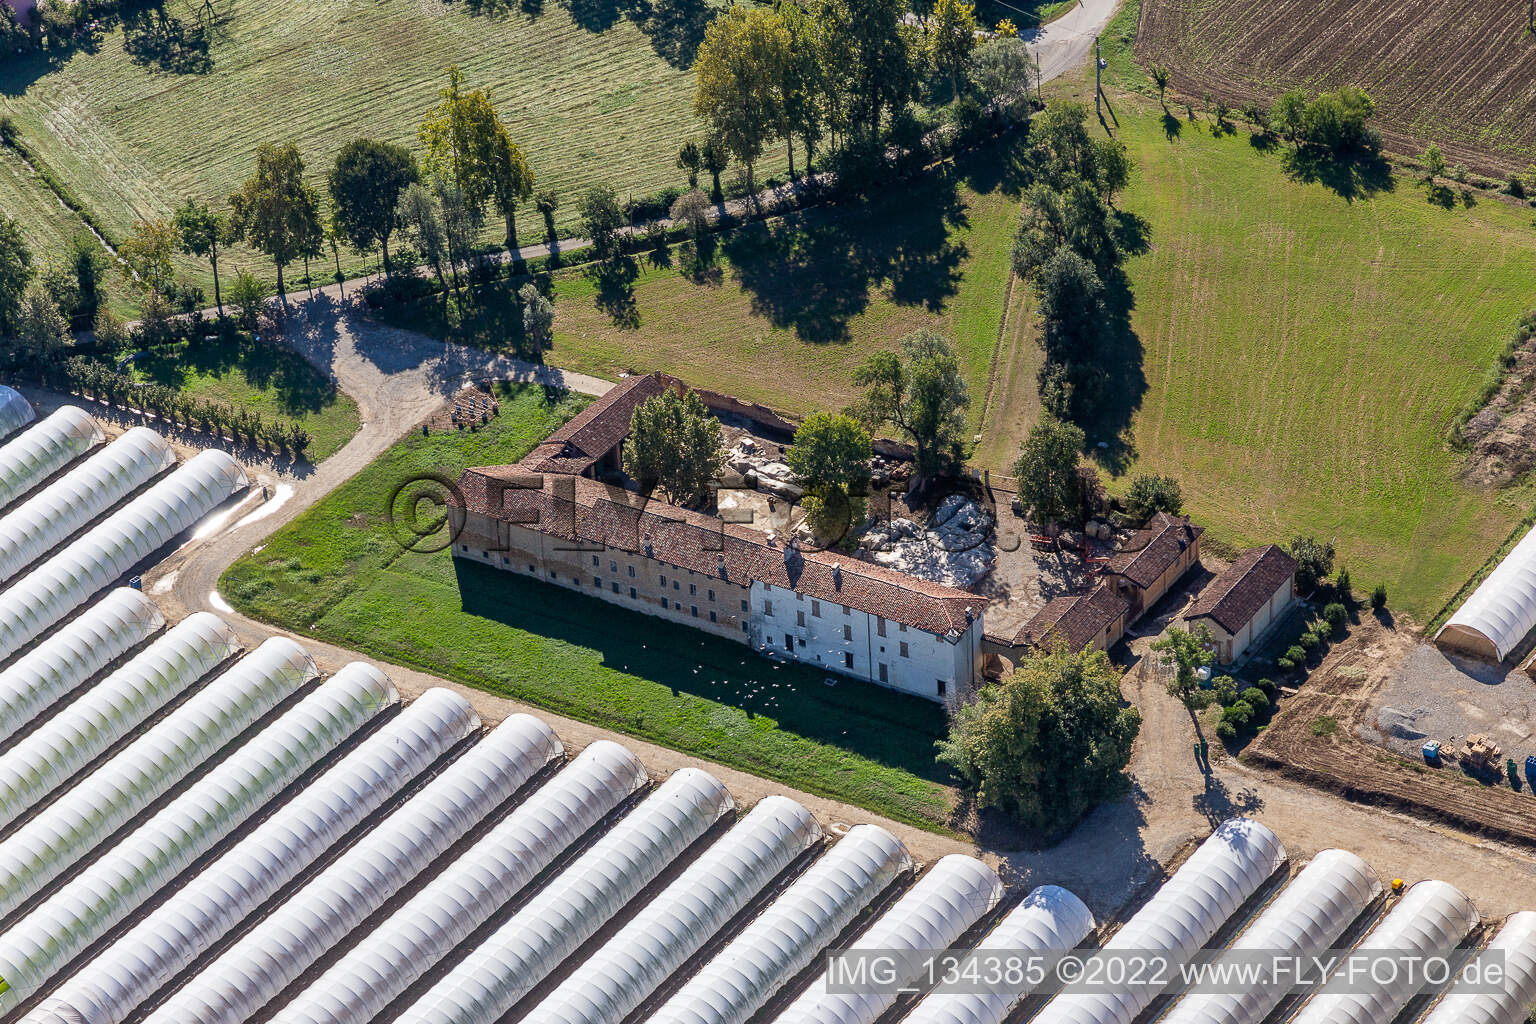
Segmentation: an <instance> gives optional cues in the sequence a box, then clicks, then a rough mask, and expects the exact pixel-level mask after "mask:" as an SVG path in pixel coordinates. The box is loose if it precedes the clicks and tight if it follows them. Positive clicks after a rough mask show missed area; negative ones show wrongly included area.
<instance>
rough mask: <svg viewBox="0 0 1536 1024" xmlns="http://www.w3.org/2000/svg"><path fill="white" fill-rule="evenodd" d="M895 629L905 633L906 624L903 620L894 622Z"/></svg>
mask: <svg viewBox="0 0 1536 1024" xmlns="http://www.w3.org/2000/svg"><path fill="white" fill-rule="evenodd" d="M896 629H897V630H898V631H899V632H902V633H905V632H906V631H907V624H906V623H905V622H898V623H896Z"/></svg>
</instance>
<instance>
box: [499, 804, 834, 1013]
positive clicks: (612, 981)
mask: <svg viewBox="0 0 1536 1024" xmlns="http://www.w3.org/2000/svg"><path fill="white" fill-rule="evenodd" d="M820 840H821V826H820V825H818V824H816V819H815V818H813V817H812V816H811V812H810V811H807V810H806V809H805V808H804V807H802V806H800V805H799V804H797V803H795V801H793V800H790V799H789V798H787V797H782V796H769V797H764V798H763V799H762V800H760V801H758V804H757V806H756V807H754V808H752V810H751V812H750V813H749V814H747V816H746V817H744V818H742V819H741V821H739V822H737V823H736V825H735V826H734V827H733V828H732V829H731V830H730V832H728V833H726V834H725V836H724V837H722V838H721V839H720V840H718V841H717V842H715V843H714V844H713V845H712V846H710V848H709V849H707V850H705V851H704V853H702V854H701V855H700V856H699V858H698V860H696V861H694V862H693V863H692V864H690V865H688V868H687V869H686V870H685V871H684V872H683V873H682V874H681V875H679V876H678V878H677V880H676V881H674V882H673V883H672V884H671V885H669V886H667V888H666V889H665V890H664V891H662V893H661V894H660V895H658V896H657V897H656V898H655V899H653V900H651V901H650V902H649V903H647V904H646V905H645V906H644V907H643V908H642V909H641V910H640V912H639V913H637V914H636V915H635V916H634V917H633V918H631V919H630V920H629V922H628V923H627V924H625V925H624V927H623V928H622V929H620V930H619V932H618V933H617V934H616V935H614V936H613V938H611V939H609V940H608V941H607V942H605V943H604V944H603V946H602V948H601V949H599V950H597V951H596V952H595V953H593V954H592V956H591V957H590V958H588V959H587V960H586V961H585V962H584V963H583V964H582V965H581V966H580V967H578V968H577V969H576V971H575V972H574V973H573V974H571V975H570V977H568V978H566V979H565V981H564V982H562V983H561V984H560V986H559V987H558V988H557V989H555V991H554V992H552V993H550V995H549V996H548V998H546V999H544V1000H543V1001H541V1002H540V1003H539V1005H538V1006H536V1007H535V1008H534V1009H532V1010H530V1011H529V1013H528V1015H527V1016H526V1017H524V1018H523V1020H524V1021H525V1022H526V1024H619V1022H620V1021H622V1020H623V1019H624V1018H625V1017H627V1016H629V1014H630V1013H631V1012H633V1011H634V1009H635V1008H636V1007H638V1006H639V1005H640V1004H641V1003H643V1002H644V1001H645V1000H646V999H647V998H649V997H650V996H651V995H652V994H653V993H654V992H655V991H656V989H657V988H658V987H659V986H660V985H661V983H662V982H664V981H666V980H667V978H669V977H671V975H672V972H674V971H676V970H677V969H678V968H679V967H681V966H683V964H684V963H685V962H687V960H688V958H689V957H691V956H693V955H694V954H695V953H697V952H698V951H699V950H700V949H701V948H703V946H704V944H705V943H706V942H708V941H709V940H710V938H712V937H713V936H714V935H715V933H716V932H718V931H719V930H720V929H721V928H724V927H725V926H726V925H727V924H729V923H730V921H731V919H732V918H734V917H735V916H736V915H737V914H738V913H740V912H741V910H742V909H743V908H744V907H746V905H747V904H748V903H750V902H751V901H752V900H753V899H754V898H755V897H756V896H757V895H758V893H760V892H762V890H763V889H764V888H765V887H766V886H767V885H768V883H770V882H772V881H773V880H774V879H775V878H777V877H778V876H779V874H780V872H782V871H783V870H784V869H785V868H787V867H789V865H790V864H792V863H794V861H795V860H796V858H798V857H799V856H800V855H801V854H803V853H805V852H806V851H807V850H809V849H810V848H811V847H812V846H814V845H815V844H816V843H818V842H820Z"/></svg>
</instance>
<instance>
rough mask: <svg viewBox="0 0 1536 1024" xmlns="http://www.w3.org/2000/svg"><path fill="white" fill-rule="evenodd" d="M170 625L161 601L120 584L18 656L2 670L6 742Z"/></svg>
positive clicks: (0, 715) (0, 704) (1, 729)
mask: <svg viewBox="0 0 1536 1024" xmlns="http://www.w3.org/2000/svg"><path fill="white" fill-rule="evenodd" d="M164 625H165V616H164V615H161V614H160V609H159V607H158V606H157V605H156V604H155V602H153V601H151V600H150V599H149V598H147V597H145V596H144V594H143V593H142V592H140V591H137V590H134V589H132V588H131V587H118V588H117V589H116V590H114V591H112V592H111V593H109V594H107V596H106V597H103V598H102V599H101V600H100V601H97V602H96V603H95V604H93V605H91V607H89V608H87V609H86V610H85V611H84V612H82V613H81V614H80V616H79V617H78V618H76V619H74V620H73V621H71V622H70V623H68V624H67V625H65V626H64V627H63V628H62V629H60V630H59V631H58V632H56V633H54V634H53V635H52V636H50V637H49V638H48V639H46V640H44V641H43V642H42V643H40V644H38V645H37V646H36V647H35V648H33V649H32V650H30V651H28V652H27V653H26V654H24V655H22V656H21V657H20V658H17V659H16V662H15V664H13V665H11V667H10V668H7V669H6V670H5V671H3V672H0V744H3V743H4V742H5V741H6V740H9V739H10V738H11V737H12V736H14V735H15V734H16V733H17V731H18V730H20V729H21V728H22V727H23V726H25V725H26V724H27V723H28V722H30V721H32V719H34V718H36V717H37V716H38V715H39V714H41V713H42V712H43V711H44V710H46V709H47V708H48V707H49V706H51V705H52V704H53V703H54V702H55V701H57V700H58V699H59V698H61V697H63V696H64V695H65V694H67V693H69V692H70V691H72V690H74V689H75V688H76V687H77V686H79V685H80V684H81V683H83V682H85V681H86V680H87V679H90V678H91V677H92V676H94V675H95V674H96V673H97V672H99V671H101V670H102V669H104V668H106V667H107V666H108V665H109V664H111V663H112V662H113V661H115V660H116V659H117V658H119V657H120V656H121V655H123V654H125V653H127V652H128V651H129V650H130V649H132V648H134V647H136V646H138V645H139V644H140V643H142V642H143V641H145V640H147V639H149V638H150V637H151V636H153V635H154V634H155V633H157V632H159V630H160V627H162V626H164Z"/></svg>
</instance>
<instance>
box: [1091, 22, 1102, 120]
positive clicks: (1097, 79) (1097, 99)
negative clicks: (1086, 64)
mask: <svg viewBox="0 0 1536 1024" xmlns="http://www.w3.org/2000/svg"><path fill="white" fill-rule="evenodd" d="M1103 77H1104V59H1103V58H1102V57H1100V56H1099V37H1098V36H1094V37H1093V109H1094V112H1095V113H1097V114H1098V115H1099V120H1100V121H1102V120H1104V100H1103V91H1104V81H1103Z"/></svg>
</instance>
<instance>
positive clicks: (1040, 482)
mask: <svg viewBox="0 0 1536 1024" xmlns="http://www.w3.org/2000/svg"><path fill="white" fill-rule="evenodd" d="M1086 443H1087V438H1086V437H1085V436H1084V434H1083V432H1082V430H1081V429H1080V428H1079V427H1076V426H1074V425H1073V424H1071V423H1062V422H1060V421H1057V420H1052V419H1046V420H1043V421H1041V422H1040V423H1037V424H1035V427H1034V429H1033V430H1031V431H1030V432H1029V436H1028V437H1026V438H1025V439H1024V441H1023V442H1022V443H1021V444H1020V445H1019V457H1018V458H1017V459H1015V460H1014V463H1013V475H1014V476H1015V477H1016V478H1017V479H1018V483H1019V504H1020V505H1022V506H1023V507H1024V509H1025V510H1026V511H1027V512H1028V513H1029V514H1030V515H1032V516H1034V517H1035V518H1036V520H1037V521H1040V522H1044V523H1055V522H1058V521H1060V520H1063V519H1073V518H1076V516H1077V514H1078V511H1079V505H1078V493H1077V461H1078V456H1079V455H1080V454H1081V453H1082V450H1083V445H1084V444H1086Z"/></svg>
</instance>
